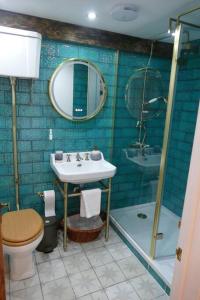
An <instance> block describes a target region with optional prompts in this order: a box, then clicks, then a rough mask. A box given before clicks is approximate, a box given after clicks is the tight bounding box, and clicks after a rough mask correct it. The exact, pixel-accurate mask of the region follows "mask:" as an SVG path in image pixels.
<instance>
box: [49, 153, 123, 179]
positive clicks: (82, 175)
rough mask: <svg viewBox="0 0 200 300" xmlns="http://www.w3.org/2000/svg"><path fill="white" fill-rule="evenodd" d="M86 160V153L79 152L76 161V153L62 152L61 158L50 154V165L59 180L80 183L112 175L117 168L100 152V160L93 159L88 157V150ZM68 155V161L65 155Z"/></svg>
mask: <svg viewBox="0 0 200 300" xmlns="http://www.w3.org/2000/svg"><path fill="white" fill-rule="evenodd" d="M87 153H89V155H88V158H89V159H88V160H85V157H86V153H85V152H79V154H80V156H81V158H83V159H81V160H80V161H77V159H76V155H77V153H64V154H63V160H61V161H58V160H55V154H53V153H52V154H51V156H50V165H51V168H52V169H53V171H54V172H55V174H56V175H57V176H58V178H59V179H60V181H62V182H68V183H74V184H81V183H88V182H95V181H99V180H102V179H107V178H110V177H113V176H114V175H115V173H116V170H117V168H116V167H115V166H113V165H112V164H111V163H109V162H108V161H106V160H105V159H104V156H103V154H102V153H101V160H98V161H93V160H91V159H90V152H87ZM68 155H70V161H68V159H67V157H68Z"/></svg>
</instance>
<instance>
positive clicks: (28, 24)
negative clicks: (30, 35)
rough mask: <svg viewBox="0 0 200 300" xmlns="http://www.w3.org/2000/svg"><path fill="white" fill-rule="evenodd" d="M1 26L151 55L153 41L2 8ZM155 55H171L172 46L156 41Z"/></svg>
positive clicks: (0, 13)
mask: <svg viewBox="0 0 200 300" xmlns="http://www.w3.org/2000/svg"><path fill="white" fill-rule="evenodd" d="M0 25H1V26H8V27H14V28H19V29H26V30H33V31H37V32H40V33H41V34H42V36H43V37H46V38H49V39H53V40H60V41H67V42H74V43H79V44H86V45H91V46H100V47H105V48H111V49H118V50H122V51H130V52H136V53H143V54H149V53H150V48H151V40H146V39H141V38H137V37H132V36H128V35H123V34H118V33H114V32H110V31H105V30H99V29H94V28H88V27H83V26H78V25H73V24H69V23H63V22H58V21H54V20H50V19H44V18H38V17H34V16H28V15H23V14H18V13H13V12H9V11H5V10H0ZM153 54H154V55H155V56H160V57H171V56H172V45H171V44H167V43H162V42H156V43H155V46H154V52H153Z"/></svg>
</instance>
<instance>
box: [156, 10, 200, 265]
mask: <svg viewBox="0 0 200 300" xmlns="http://www.w3.org/2000/svg"><path fill="white" fill-rule="evenodd" d="M197 10H200V6H199V7H196V8H193V9H190V10H188V11H186V12H184V13H182V14H180V15H179V16H178V17H177V19H172V18H170V19H169V31H171V29H172V22H176V29H175V39H174V48H173V56H172V66H171V74H170V83H169V94H168V103H167V113H166V119H165V129H164V137H163V147H162V154H161V162H160V171H159V179H158V187H157V193H156V206H155V213H154V222H153V228H152V237H151V245H150V257H151V258H152V259H154V258H155V257H156V241H157V240H158V239H159V233H158V227H159V220H160V212H161V204H162V195H163V184H164V177H165V168H166V161H167V149H168V141H169V135H170V126H171V119H172V111H173V104H174V97H175V91H176V77H177V73H178V63H177V60H178V56H179V51H180V40H181V34H182V27H183V25H187V26H191V27H192V26H193V27H195V28H200V26H199V25H195V24H191V23H188V22H185V21H182V20H181V18H182V17H184V16H186V15H188V14H190V13H193V12H194V11H197Z"/></svg>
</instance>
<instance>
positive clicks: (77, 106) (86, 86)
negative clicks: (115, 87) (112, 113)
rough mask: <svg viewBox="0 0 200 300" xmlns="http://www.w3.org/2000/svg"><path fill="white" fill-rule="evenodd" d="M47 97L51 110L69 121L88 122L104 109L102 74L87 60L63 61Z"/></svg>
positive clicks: (55, 74) (104, 86)
mask: <svg viewBox="0 0 200 300" xmlns="http://www.w3.org/2000/svg"><path fill="white" fill-rule="evenodd" d="M49 95H50V99H51V102H52V104H53V106H54V108H55V109H56V110H57V112H59V113H60V114H61V115H62V116H63V117H65V118H67V119H69V120H72V121H83V120H88V119H91V118H93V117H94V116H96V114H98V112H99V111H100V110H101V108H102V107H103V105H104V103H105V100H106V95H107V88H106V85H105V81H104V78H103V76H102V74H101V73H100V72H99V71H98V70H97V68H96V67H95V66H94V65H93V64H91V63H89V62H88V61H86V60H79V59H67V60H64V61H63V62H62V63H61V64H60V65H59V66H58V67H57V68H56V70H55V71H54V73H53V75H52V77H51V80H50V84H49Z"/></svg>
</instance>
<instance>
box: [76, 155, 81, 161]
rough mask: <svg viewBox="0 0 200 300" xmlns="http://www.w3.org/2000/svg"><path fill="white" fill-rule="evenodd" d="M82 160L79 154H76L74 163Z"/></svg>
mask: <svg viewBox="0 0 200 300" xmlns="http://www.w3.org/2000/svg"><path fill="white" fill-rule="evenodd" d="M81 160H82V157H81V156H80V154H79V153H77V154H76V161H81Z"/></svg>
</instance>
